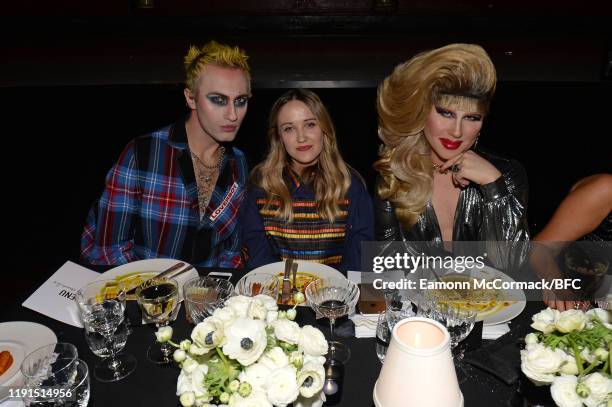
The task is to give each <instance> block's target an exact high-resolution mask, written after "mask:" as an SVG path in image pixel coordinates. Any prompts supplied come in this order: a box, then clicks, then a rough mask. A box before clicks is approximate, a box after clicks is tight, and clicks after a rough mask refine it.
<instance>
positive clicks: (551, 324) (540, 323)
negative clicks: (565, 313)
mask: <svg viewBox="0 0 612 407" xmlns="http://www.w3.org/2000/svg"><path fill="white" fill-rule="evenodd" d="M559 314H560V312H559V311H557V310H556V309H551V308H546V309H545V310H542V311H540V312H538V313H537V314H535V315H534V316H532V317H531V319H532V321H533V323H532V324H531V327H532V328H533V329H537V330H538V331H541V332H544V333H545V334H548V333H551V332H552V331H554V330H555V322H556V321H557V318H559Z"/></svg>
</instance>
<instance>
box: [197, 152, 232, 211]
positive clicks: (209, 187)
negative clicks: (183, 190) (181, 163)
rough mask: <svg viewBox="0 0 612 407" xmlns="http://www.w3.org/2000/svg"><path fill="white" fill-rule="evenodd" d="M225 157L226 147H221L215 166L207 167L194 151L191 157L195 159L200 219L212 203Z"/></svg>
mask: <svg viewBox="0 0 612 407" xmlns="http://www.w3.org/2000/svg"><path fill="white" fill-rule="evenodd" d="M224 156H225V147H223V146H220V147H219V159H218V160H217V163H216V164H215V165H212V166H211V165H206V163H204V161H202V160H201V159H200V157H198V156H197V155H196V154H195V153H194V152H193V151H191V157H192V158H193V166H194V168H195V173H196V175H197V186H198V205H199V207H200V219H201V218H202V217H203V216H204V213H205V212H206V207H207V206H208V203H209V202H210V198H211V196H212V191H213V190H214V188H215V185H214V183H213V181H214V180H215V177H216V176H217V174H218V171H219V168H220V167H221V162H222V161H223V157H224Z"/></svg>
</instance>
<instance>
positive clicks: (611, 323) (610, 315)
mask: <svg viewBox="0 0 612 407" xmlns="http://www.w3.org/2000/svg"><path fill="white" fill-rule="evenodd" d="M586 314H587V315H588V316H589V318H591V319H596V320H598V321H599V322H601V323H602V324H604V325H605V327H606V328H608V329H612V310H605V309H602V308H593V309H590V310H588V311H587V313H586Z"/></svg>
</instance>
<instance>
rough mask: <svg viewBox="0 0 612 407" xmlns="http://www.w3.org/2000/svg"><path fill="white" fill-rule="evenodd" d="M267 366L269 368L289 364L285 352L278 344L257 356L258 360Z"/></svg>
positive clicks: (273, 368) (277, 367)
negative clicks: (259, 356)
mask: <svg viewBox="0 0 612 407" xmlns="http://www.w3.org/2000/svg"><path fill="white" fill-rule="evenodd" d="M258 363H261V364H263V365H265V366H267V367H268V368H269V369H270V370H276V369H280V368H281V367H285V366H287V365H288V364H289V358H288V357H287V355H286V354H285V352H284V351H283V350H282V349H281V348H280V347H278V346H275V347H274V348H272V349H270V350H269V351H267V352H266V353H264V354H263V356H262V357H261V358H259V362H258Z"/></svg>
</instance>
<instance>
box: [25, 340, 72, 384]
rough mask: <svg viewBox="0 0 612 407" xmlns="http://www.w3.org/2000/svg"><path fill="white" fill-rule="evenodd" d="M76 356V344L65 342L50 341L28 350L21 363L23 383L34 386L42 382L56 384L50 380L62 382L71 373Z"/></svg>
mask: <svg viewBox="0 0 612 407" xmlns="http://www.w3.org/2000/svg"><path fill="white" fill-rule="evenodd" d="M78 357H79V355H78V352H77V348H76V346H74V345H73V344H71V343H66V342H58V343H52V344H49V345H45V346H42V347H40V348H38V349H36V350H34V351H32V352H30V353H29V354H28V355H26V357H25V358H24V359H23V362H22V363H21V374H22V375H23V377H24V381H25V385H26V386H28V387H32V388H36V387H40V386H41V385H42V384H41V383H43V382H46V383H47V385H49V386H53V385H55V384H57V383H54V382H53V381H50V380H58V381H59V382H64V381H65V380H66V377H70V376H71V375H72V374H73V372H74V362H75V361H76V360H77V359H78Z"/></svg>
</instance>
